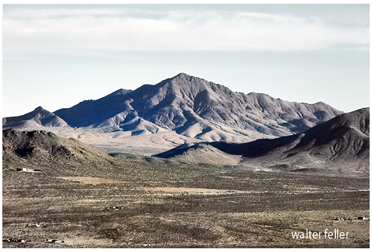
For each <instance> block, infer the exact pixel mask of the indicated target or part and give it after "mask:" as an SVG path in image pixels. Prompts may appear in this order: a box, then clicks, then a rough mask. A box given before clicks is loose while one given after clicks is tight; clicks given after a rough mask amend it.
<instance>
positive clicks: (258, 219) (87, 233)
mask: <svg viewBox="0 0 372 252" xmlns="http://www.w3.org/2000/svg"><path fill="white" fill-rule="evenodd" d="M369 216H370V214H369V179H368V178H348V177H317V176H316V175H310V174H290V173H286V174H279V173H265V172H252V171H243V170H242V171H226V170H225V171H224V172H223V173H222V172H216V173H214V174H213V175H211V176H209V177H208V178H206V177H203V176H200V177H197V178H195V179H194V180H189V181H188V182H185V183H179V184H177V185H176V186H171V185H169V184H164V185H162V184H157V185H151V184H148V183H147V184H146V183H137V182H136V183H135V182H133V181H132V180H130V179H127V180H125V179H120V178H119V179H118V180H115V179H112V178H110V179H107V178H104V177H101V178H97V177H96V178H92V177H82V176H80V177H63V178H61V177H54V176H51V175H47V174H44V173H37V172H20V171H14V170H3V248H10V247H11V248H14V247H17V248H31V247H33V248H96V247H97V248H116V247H120V248H127V247H134V248H138V247H141V248H144V247H149V248H158V247H176V248H193V247H208V248H216V247H222V248H235V247H244V248H247V247H270V248H279V247H340V248H344V247H345V248H346V247H369V246H370V245H369V243H370V241H369V223H370V222H369ZM335 229H336V233H338V237H336V236H335V234H334V231H335ZM309 230H310V231H311V232H312V233H314V232H317V233H318V234H319V233H320V232H322V233H320V236H318V237H317V238H315V237H312V238H310V237H309V236H308V237H307V238H306V235H308V234H309V232H308V231H309ZM294 232H296V234H297V235H299V234H301V233H300V232H303V235H304V236H303V237H302V238H301V237H300V236H299V237H298V238H294V235H295V233H294ZM325 232H327V234H328V236H327V235H325ZM329 232H332V233H333V234H332V235H330V234H329ZM341 232H343V233H344V236H342V234H341ZM346 233H348V236H347V238H346ZM340 234H341V235H340ZM62 241H63V242H62Z"/></svg>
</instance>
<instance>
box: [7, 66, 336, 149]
mask: <svg viewBox="0 0 372 252" xmlns="http://www.w3.org/2000/svg"><path fill="white" fill-rule="evenodd" d="M340 113H341V111H338V110H336V109H334V108H332V107H331V106H329V105H327V104H325V103H322V102H318V103H315V104H307V103H296V102H288V101H283V100H281V99H274V98H272V97H270V96H269V95H266V94H259V93H249V94H243V93H239V92H233V91H231V90H230V89H228V88H227V87H225V86H222V85H219V84H215V83H213V82H210V81H206V80H204V79H202V78H197V77H193V76H190V75H187V74H184V73H181V74H178V75H176V76H175V77H172V78H169V79H166V80H163V81H161V82H160V83H158V84H156V85H143V86H141V87H139V88H137V89H136V90H134V91H131V90H124V89H120V90H117V91H115V92H114V93H112V94H109V95H107V96H105V97H103V98H101V99H98V100H88V101H83V102H80V103H79V104H77V105H75V106H73V107H71V108H65V109H60V110H57V111H55V112H54V115H55V116H57V117H58V118H61V119H62V120H63V121H65V122H66V123H67V124H68V125H69V126H71V127H76V128H86V129H87V130H88V129H100V130H101V131H102V132H128V133H130V135H132V136H135V135H143V134H145V135H146V134H155V133H159V132H170V131H173V132H175V133H177V134H178V135H181V136H182V137H183V138H184V137H186V138H189V139H196V140H198V141H225V142H247V141H250V140H255V139H260V138H274V137H280V136H288V135H292V134H295V133H300V132H303V131H305V130H307V129H309V128H310V127H313V126H315V125H317V124H319V123H322V122H325V121H327V120H329V119H331V118H333V117H334V116H336V115H338V114H340ZM17 118H20V117H17ZM10 122H12V123H10ZM17 123H18V124H19V121H17V120H15V119H13V120H9V118H5V123H4V121H3V127H4V128H11V127H12V126H13V125H16V124H17ZM43 125H44V126H46V127H50V126H59V125H54V124H51V125H46V124H43Z"/></svg>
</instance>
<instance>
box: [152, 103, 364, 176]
mask: <svg viewBox="0 0 372 252" xmlns="http://www.w3.org/2000/svg"><path fill="white" fill-rule="evenodd" d="M369 126H370V124H369V108H363V109H359V110H356V111H353V112H350V113H345V114H341V115H338V116H336V117H335V118H333V119H331V120H329V121H327V122H325V123H322V124H319V125H317V126H314V127H312V128H310V129H309V130H307V131H305V132H302V133H299V134H295V135H292V136H286V137H279V138H275V139H259V140H256V141H251V142H248V143H240V144H239V143H224V142H205V143H198V144H194V145H191V146H188V145H181V146H179V147H177V148H174V149H171V150H169V151H166V152H164V153H160V154H158V155H155V156H156V157H161V158H173V159H178V160H183V161H193V160H198V161H199V162H208V161H211V160H216V158H217V157H216V156H224V157H223V159H224V160H225V162H226V160H229V159H230V160H231V161H235V162H234V163H230V164H235V165H236V164H241V165H244V164H247V165H249V166H254V167H256V168H257V167H263V168H271V169H275V170H278V169H285V170H291V171H294V170H302V171H309V170H313V171H314V170H318V169H320V170H321V171H322V172H324V171H325V170H327V169H328V170H331V171H332V173H333V174H334V173H338V172H340V173H351V174H356V173H369ZM216 153H218V155H216ZM229 155H234V156H239V159H236V158H235V159H232V158H231V157H229ZM236 161H238V162H236ZM226 164H229V163H226Z"/></svg>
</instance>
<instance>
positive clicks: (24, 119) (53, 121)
mask: <svg viewBox="0 0 372 252" xmlns="http://www.w3.org/2000/svg"><path fill="white" fill-rule="evenodd" d="M40 126H44V127H63V126H67V123H66V122H65V121H64V120H63V119H61V118H60V117H59V116H57V115H55V114H54V113H51V112H49V111H48V110H45V109H44V108H42V107H37V108H36V109H35V110H34V111H32V112H30V113H27V114H25V115H22V116H15V117H6V118H3V127H4V128H32V127H40Z"/></svg>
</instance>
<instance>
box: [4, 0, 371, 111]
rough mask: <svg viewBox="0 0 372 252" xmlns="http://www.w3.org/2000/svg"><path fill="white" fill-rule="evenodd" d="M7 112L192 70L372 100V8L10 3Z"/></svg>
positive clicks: (319, 97) (245, 85)
mask: <svg viewBox="0 0 372 252" xmlns="http://www.w3.org/2000/svg"><path fill="white" fill-rule="evenodd" d="M2 31H3V85H2V90H3V103H2V110H3V111H2V112H3V117H6V116H18V115H22V114H25V113H27V112H30V111H32V110H34V109H35V108H36V107H38V106H42V107H44V108H45V109H47V110H49V111H51V112H53V111H56V110H57V109H60V108H68V107H71V106H73V105H75V104H77V103H79V102H80V101H83V100H86V99H98V98H101V97H103V96H105V95H107V94H109V93H111V92H114V91H115V90H117V89H119V88H124V89H132V90H134V89H136V88H138V87H140V86H141V85H143V84H156V83H158V82H160V81H161V80H163V79H166V78H169V77H172V76H175V75H177V74H178V73H180V72H184V73H187V74H190V75H193V76H197V77H201V78H204V79H206V80H209V81H212V82H215V83H218V84H222V85H224V86H226V87H228V88H230V89H231V90H233V91H238V92H244V93H249V92H259V93H266V94H268V95H270V96H272V97H274V98H281V99H282V100H287V101H296V102H307V103H315V102H318V101H323V102H325V103H327V104H329V105H331V106H333V107H334V108H336V109H339V110H342V111H344V112H350V111H353V110H356V109H359V108H362V107H367V106H369V94H370V92H369V5H368V4H355V5H353V4H340V5H337V4H327V5H324V4H319V5H304V4H300V5H270V4H265V5H253V4H245V5H244V4H243V5H226V4H222V5H221V4H217V5H216V4H215V5H212V4H207V5H87V4H82V5H19V4H14V5H13V4H5V5H3V30H2Z"/></svg>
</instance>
